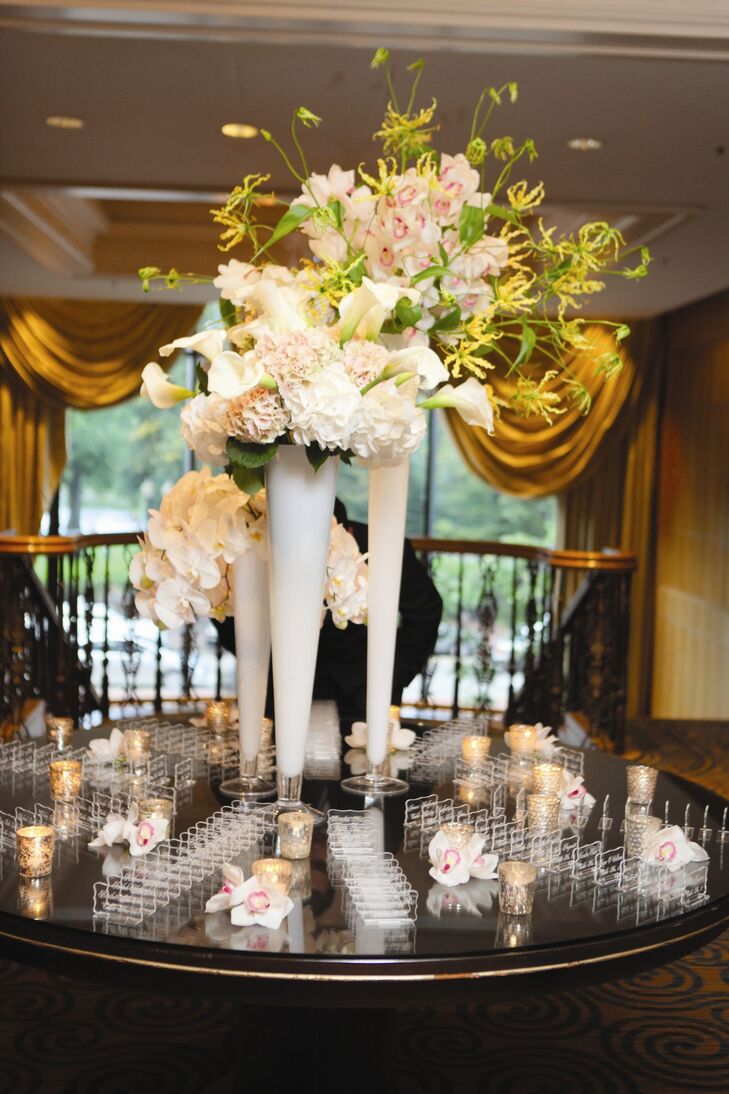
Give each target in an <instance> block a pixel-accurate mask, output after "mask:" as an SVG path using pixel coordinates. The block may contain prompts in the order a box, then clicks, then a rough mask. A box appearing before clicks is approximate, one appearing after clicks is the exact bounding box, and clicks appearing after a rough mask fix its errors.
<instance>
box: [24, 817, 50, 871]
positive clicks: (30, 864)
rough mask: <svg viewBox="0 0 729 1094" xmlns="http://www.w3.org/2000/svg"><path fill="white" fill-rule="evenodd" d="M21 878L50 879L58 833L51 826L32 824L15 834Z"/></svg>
mask: <svg viewBox="0 0 729 1094" xmlns="http://www.w3.org/2000/svg"><path fill="white" fill-rule="evenodd" d="M15 841H16V846H17V854H18V873H19V874H20V876H21V877H48V875H49V874H50V872H51V868H52V866H53V848H54V846H55V842H56V833H55V832H54V830H53V829H52V828H51V826H50V825H49V824H30V825H28V826H27V827H25V828H18V829H17V831H16V833H15Z"/></svg>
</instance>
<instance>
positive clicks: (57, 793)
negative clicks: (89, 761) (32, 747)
mask: <svg viewBox="0 0 729 1094" xmlns="http://www.w3.org/2000/svg"><path fill="white" fill-rule="evenodd" d="M49 772H50V781H51V797H52V798H53V800H54V801H56V802H74V801H76V798H77V797H78V796H79V794H80V793H81V778H82V775H83V767H82V765H81V761H80V760H51V762H50V764H49Z"/></svg>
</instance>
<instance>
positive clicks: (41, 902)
mask: <svg viewBox="0 0 729 1094" xmlns="http://www.w3.org/2000/svg"><path fill="white" fill-rule="evenodd" d="M17 908H18V915H24V916H25V917H26V918H27V919H48V916H49V915H51V913H52V912H53V890H52V888H51V879H50V878H49V877H19V878H18V904H17Z"/></svg>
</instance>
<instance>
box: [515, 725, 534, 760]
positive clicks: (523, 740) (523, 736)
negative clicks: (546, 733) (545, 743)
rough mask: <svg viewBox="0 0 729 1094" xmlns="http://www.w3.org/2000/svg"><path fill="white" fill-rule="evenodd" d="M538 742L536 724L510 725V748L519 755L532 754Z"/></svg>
mask: <svg viewBox="0 0 729 1094" xmlns="http://www.w3.org/2000/svg"><path fill="white" fill-rule="evenodd" d="M536 744H537V730H536V726H526V725H514V726H509V748H510V749H511V751H512V752H513V753H514V754H515V755H517V756H531V754H532V753H533V752H534V749H535V748H536Z"/></svg>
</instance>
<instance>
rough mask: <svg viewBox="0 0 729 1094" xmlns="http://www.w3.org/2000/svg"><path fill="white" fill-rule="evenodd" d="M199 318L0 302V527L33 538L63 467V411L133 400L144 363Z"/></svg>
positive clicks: (180, 309)
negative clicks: (29, 535) (0, 465)
mask: <svg viewBox="0 0 729 1094" xmlns="http://www.w3.org/2000/svg"><path fill="white" fill-rule="evenodd" d="M200 310H201V309H200V307H199V306H189V305H169V304H147V303H144V304H128V303H116V302H115V303H108V302H105V301H104V302H102V301H96V300H30V299H12V300H11V299H5V300H2V301H0V446H1V449H0V453H1V457H2V470H1V471H0V529H5V528H12V529H13V530H14V531H16V532H18V533H34V532H37V531H38V527H39V524H40V520H41V516H42V515H43V512H44V510H45V509H46V508H47V507H48V504H49V502H50V500H51V498H52V497H53V494H54V493H55V491H56V489H57V487H58V483H59V480H60V477H61V472H62V471H63V467H64V464H65V460H66V445H65V434H64V411H65V408H66V407H76V408H78V409H83V410H90V409H95V408H99V407H105V406H112V405H114V404H115V403H119V402H122V401H123V400H124V399H128V398H129V397H130V396H131V395H134V394H136V393H137V392H138V390H139V386H140V374H141V371H142V369H143V368H144V366H145V364H146V363H147V362H148V361H150V360H154V359H155V358H156V357H157V351H158V348H159V347H160V346H162V345H164V344H165V343H166V342H170V341H171V340H172V339H174V338H179V337H181V336H183V335H185V334H188V333H189V332H190V331H191V330H192V328H193V327H194V325H195V323H196V321H197V319H198V316H199V315H200Z"/></svg>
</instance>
